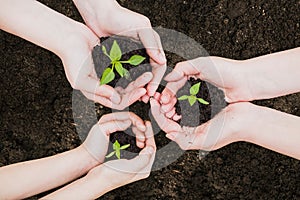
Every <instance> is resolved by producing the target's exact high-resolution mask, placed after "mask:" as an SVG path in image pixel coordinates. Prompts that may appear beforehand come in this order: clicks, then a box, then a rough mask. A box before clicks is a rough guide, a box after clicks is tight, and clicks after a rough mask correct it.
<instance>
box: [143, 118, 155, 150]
mask: <svg viewBox="0 0 300 200" xmlns="http://www.w3.org/2000/svg"><path fill="white" fill-rule="evenodd" d="M145 124H146V132H145V135H146V146H152V147H154V150H155V151H156V144H155V139H154V133H153V128H152V125H151V122H149V121H146V123H145Z"/></svg>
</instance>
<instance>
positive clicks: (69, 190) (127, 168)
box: [0, 112, 156, 199]
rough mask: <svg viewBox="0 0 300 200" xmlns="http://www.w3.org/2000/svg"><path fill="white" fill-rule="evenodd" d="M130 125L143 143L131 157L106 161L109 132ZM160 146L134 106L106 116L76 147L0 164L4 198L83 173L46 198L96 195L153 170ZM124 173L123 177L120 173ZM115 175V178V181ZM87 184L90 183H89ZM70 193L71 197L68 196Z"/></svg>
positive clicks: (46, 187)
mask: <svg viewBox="0 0 300 200" xmlns="http://www.w3.org/2000/svg"><path fill="white" fill-rule="evenodd" d="M130 126H133V127H135V128H136V129H138V130H139V131H140V132H141V133H142V134H143V139H139V142H142V143H143V146H144V149H143V150H142V151H141V153H140V154H139V155H138V156H137V157H135V158H134V159H132V160H125V159H121V160H115V161H109V162H106V163H103V161H104V159H105V155H106V154H107V148H108V144H109V135H110V134H111V133H113V132H115V131H123V130H126V129H127V128H129V127H130ZM155 151H156V146H155V142H154V136H153V131H152V127H151V124H150V122H146V123H144V122H143V121H142V120H141V119H140V118H139V117H138V116H137V115H135V114H133V113H130V112H122V113H114V114H109V115H105V116H103V117H102V118H101V119H100V120H99V122H98V124H96V125H94V127H93V128H92V129H91V131H90V133H89V135H88V137H87V139H86V140H85V141H84V143H83V144H82V145H81V146H79V147H77V148H76V149H73V150H70V151H67V152H64V153H61V154H58V155H54V156H51V157H47V158H42V159H37V160H32V161H26V162H21V163H16V164H12V165H8V166H4V167H1V168H0V199H23V198H26V197H30V196H32V195H35V194H38V193H41V192H44V191H47V190H50V189H53V188H56V187H58V186H61V185H63V184H66V183H68V182H70V181H72V180H74V179H76V178H79V177H81V176H83V175H85V174H87V175H86V176H84V177H83V178H80V179H78V180H76V181H74V182H73V183H71V184H69V185H67V186H65V187H63V188H61V189H60V190H58V191H56V192H54V193H53V194H50V195H48V196H46V197H44V198H45V199H66V198H67V197H69V198H71V197H73V198H71V199H94V198H97V197H99V196H101V195H103V194H104V193H106V192H108V191H110V190H113V189H115V188H117V187H120V186H122V185H126V184H128V183H131V182H134V181H137V180H140V179H143V178H146V177H148V176H149V174H150V171H151V167H152V164H153V161H154V157H155ZM120 177H121V178H120ZM111 180H114V181H111ZM87 188H88V189H87ZM67 199H68V198H67Z"/></svg>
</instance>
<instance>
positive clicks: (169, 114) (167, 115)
mask: <svg viewBox="0 0 300 200" xmlns="http://www.w3.org/2000/svg"><path fill="white" fill-rule="evenodd" d="M175 114H176V108H175V107H173V108H172V109H171V111H169V112H167V113H166V117H167V118H169V119H172V118H173V116H174V115H175Z"/></svg>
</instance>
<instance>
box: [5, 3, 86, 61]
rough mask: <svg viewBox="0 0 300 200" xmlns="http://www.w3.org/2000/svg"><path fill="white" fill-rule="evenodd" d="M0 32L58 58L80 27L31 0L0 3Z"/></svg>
mask: <svg viewBox="0 0 300 200" xmlns="http://www.w3.org/2000/svg"><path fill="white" fill-rule="evenodd" d="M0 28H1V29H3V30H4V31H7V32H9V33H12V34H14V35H17V36H19V37H22V38H24V39H26V40H28V41H31V42H33V43H35V44H36V45H39V46H41V47H43V48H46V49H48V50H50V51H52V52H54V53H55V54H57V55H59V56H61V55H62V54H63V50H64V46H65V44H66V42H67V41H69V40H70V36H74V35H76V34H77V33H76V32H79V31H80V32H82V31H81V30H82V29H83V25H82V24H80V23H78V22H76V21H74V20H72V19H70V18H68V17H66V16H64V15H62V14H60V13H58V12H56V11H54V10H52V9H50V8H48V7H46V6H44V5H43V4H41V3H39V2H37V1H35V0H23V1H18V0H1V7H0Z"/></svg>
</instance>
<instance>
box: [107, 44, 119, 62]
mask: <svg viewBox="0 0 300 200" xmlns="http://www.w3.org/2000/svg"><path fill="white" fill-rule="evenodd" d="M109 56H110V59H111V60H112V61H118V60H120V59H121V56H122V51H121V49H120V46H119V45H118V43H117V41H116V40H115V41H114V43H113V45H112V47H111V49H110V52H109Z"/></svg>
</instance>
